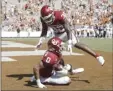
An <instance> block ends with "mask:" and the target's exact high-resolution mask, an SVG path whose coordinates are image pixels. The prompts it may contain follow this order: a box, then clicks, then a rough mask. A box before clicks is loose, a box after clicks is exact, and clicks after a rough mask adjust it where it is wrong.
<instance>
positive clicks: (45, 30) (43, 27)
mask: <svg viewBox="0 0 113 91" xmlns="http://www.w3.org/2000/svg"><path fill="white" fill-rule="evenodd" d="M40 20H41V23H42V32H41V36H40V39H39V42H38V44H37V45H36V48H40V47H41V45H42V43H43V41H44V40H45V37H46V35H47V30H48V26H47V24H46V23H45V22H44V21H43V20H42V18H40Z"/></svg>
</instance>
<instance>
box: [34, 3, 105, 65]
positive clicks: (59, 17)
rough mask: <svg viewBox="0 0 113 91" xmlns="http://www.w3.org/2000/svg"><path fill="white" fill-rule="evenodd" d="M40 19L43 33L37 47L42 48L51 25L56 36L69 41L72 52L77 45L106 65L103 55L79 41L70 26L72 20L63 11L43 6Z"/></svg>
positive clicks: (69, 48)
mask: <svg viewBox="0 0 113 91" xmlns="http://www.w3.org/2000/svg"><path fill="white" fill-rule="evenodd" d="M40 20H41V23H42V33H41V36H40V40H39V42H38V44H37V46H36V48H40V46H41V45H42V43H43V41H44V39H45V37H46V34H47V31H48V27H51V28H52V29H53V30H54V34H55V36H57V37H59V38H60V39H62V40H63V42H67V43H68V50H69V51H70V53H72V47H76V48H78V49H81V50H83V51H85V52H87V53H88V54H90V55H92V56H93V57H95V58H96V59H97V60H98V62H99V63H100V64H101V65H104V62H105V60H104V58H103V57H102V56H101V55H99V54H97V53H95V52H94V51H93V50H92V49H90V48H89V47H88V46H86V45H85V44H83V43H81V42H79V40H78V38H77V37H76V36H75V33H74V31H72V30H71V28H70V21H69V20H68V18H67V17H66V15H65V14H64V12H63V11H61V10H53V9H51V7H50V6H48V5H45V6H43V7H42V8H41V17H40Z"/></svg>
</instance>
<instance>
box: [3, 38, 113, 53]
mask: <svg viewBox="0 0 113 91" xmlns="http://www.w3.org/2000/svg"><path fill="white" fill-rule="evenodd" d="M38 39H39V38H2V40H11V41H17V42H18V41H19V42H25V43H28V42H30V43H32V44H37V43H38ZM80 41H81V42H82V43H85V44H86V45H88V46H89V47H90V48H92V49H93V50H98V51H104V52H113V51H112V49H113V48H112V43H113V40H112V39H99V38H80Z"/></svg>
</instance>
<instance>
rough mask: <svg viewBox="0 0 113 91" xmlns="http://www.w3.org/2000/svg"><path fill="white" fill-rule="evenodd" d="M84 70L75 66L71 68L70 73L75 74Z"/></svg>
mask: <svg viewBox="0 0 113 91" xmlns="http://www.w3.org/2000/svg"><path fill="white" fill-rule="evenodd" d="M83 71H84V68H77V69H72V74H77V73H81V72H83Z"/></svg>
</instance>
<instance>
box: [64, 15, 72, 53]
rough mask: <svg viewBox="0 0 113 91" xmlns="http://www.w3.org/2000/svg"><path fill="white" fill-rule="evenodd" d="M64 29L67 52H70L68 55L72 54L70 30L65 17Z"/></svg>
mask: <svg viewBox="0 0 113 91" xmlns="http://www.w3.org/2000/svg"><path fill="white" fill-rule="evenodd" d="M64 28H65V31H66V33H67V37H68V50H69V51H70V54H72V33H71V32H72V30H71V28H70V22H69V19H67V17H65V18H64Z"/></svg>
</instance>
